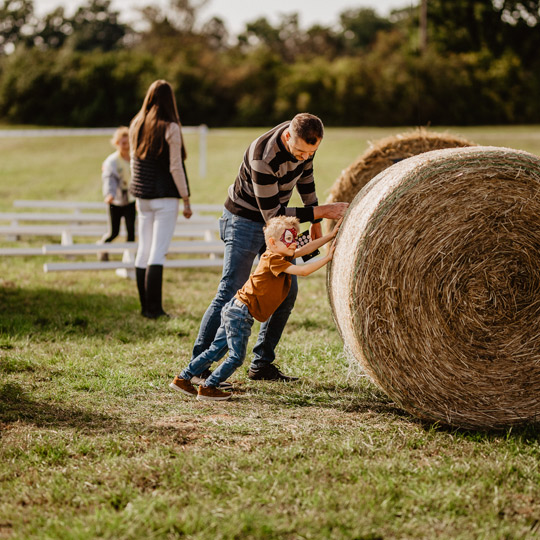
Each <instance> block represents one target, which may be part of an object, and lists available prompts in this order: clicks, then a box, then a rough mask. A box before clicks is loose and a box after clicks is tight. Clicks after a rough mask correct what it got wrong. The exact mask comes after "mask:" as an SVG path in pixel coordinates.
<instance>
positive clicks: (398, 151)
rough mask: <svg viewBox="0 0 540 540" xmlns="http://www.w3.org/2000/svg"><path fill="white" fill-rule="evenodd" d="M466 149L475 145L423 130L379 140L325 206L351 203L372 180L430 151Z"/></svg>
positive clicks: (338, 183)
mask: <svg viewBox="0 0 540 540" xmlns="http://www.w3.org/2000/svg"><path fill="white" fill-rule="evenodd" d="M463 146H474V143H472V142H470V141H467V140H466V139H463V138H461V137H456V136H455V135H449V134H448V133H436V132H429V131H427V130H426V129H424V128H418V129H417V130H415V131H411V132H408V133H400V134H398V135H392V136H391V137H385V138H383V139H379V140H378V141H375V142H374V143H372V144H370V147H369V148H368V149H367V150H366V151H365V152H364V153H363V154H362V155H361V156H360V157H359V158H358V159H357V160H356V161H355V162H354V163H353V164H352V165H350V166H349V167H347V169H345V170H344V171H343V172H342V173H341V175H340V177H339V178H338V179H337V180H336V181H335V182H334V185H333V186H332V188H331V190H330V195H329V196H328V199H327V201H326V202H329V203H330V202H339V201H342V202H351V201H352V200H353V199H354V197H355V196H356V194H357V193H358V192H359V191H360V190H361V189H362V188H363V187H364V186H365V185H366V184H367V183H368V182H369V181H370V180H371V179H372V178H375V176H377V175H378V174H379V173H380V172H382V171H384V169H387V168H388V167H390V166H392V165H394V163H397V162H398V161H401V160H402V159H406V158H409V157H412V156H416V155H418V154H422V153H423V152H429V151H431V150H441V149H443V148H457V147H463Z"/></svg>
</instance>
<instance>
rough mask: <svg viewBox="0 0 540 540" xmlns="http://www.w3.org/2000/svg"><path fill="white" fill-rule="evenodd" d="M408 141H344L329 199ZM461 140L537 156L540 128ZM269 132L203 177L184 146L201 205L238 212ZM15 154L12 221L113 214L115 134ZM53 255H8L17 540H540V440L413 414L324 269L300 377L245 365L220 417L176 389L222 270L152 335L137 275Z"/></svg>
mask: <svg viewBox="0 0 540 540" xmlns="http://www.w3.org/2000/svg"><path fill="white" fill-rule="evenodd" d="M440 130H441V129H439V130H438V131H440ZM400 131H404V130H403V129H400V128H394V129H328V130H327V135H326V138H325V140H324V142H323V145H322V146H321V149H320V151H319V153H318V156H317V158H316V172H317V179H318V186H319V189H318V190H319V195H320V199H321V200H324V199H325V198H326V195H327V193H328V190H329V189H330V187H331V185H332V183H333V181H334V180H335V178H336V177H337V176H338V175H339V172H340V170H341V169H343V168H345V167H347V166H348V165H349V164H350V163H351V162H352V161H353V160H354V159H355V158H356V157H357V156H358V155H359V154H360V153H362V152H363V150H364V149H365V148H366V147H367V144H368V141H369V140H372V141H373V140H376V139H378V138H380V137H382V136H385V135H389V134H393V133H399V132H400ZM448 131H450V132H452V133H455V134H460V135H463V136H465V137H468V138H470V139H471V140H474V141H475V142H478V143H481V144H495V145H499V146H509V147H513V148H522V149H525V150H528V151H531V152H533V153H536V154H538V155H540V129H539V128H536V127H513V128H467V129H465V128H448ZM260 132H261V130H249V129H245V130H244V129H242V130H211V131H210V134H209V141H208V156H209V161H208V176H207V177H206V178H204V179H201V178H199V177H198V174H197V163H198V161H197V160H198V156H197V152H198V149H197V144H196V138H195V137H194V136H192V135H189V136H188V137H187V139H188V144H189V148H188V150H189V151H190V158H189V161H188V171H189V173H190V178H191V183H192V191H193V200H194V202H200V203H202V202H209V203H221V202H223V199H224V194H225V191H226V188H227V186H228V184H229V183H231V182H232V180H233V179H234V176H235V173H236V170H237V168H238V165H239V163H240V159H241V157H242V154H243V151H244V149H245V147H246V146H247V144H249V142H250V141H251V139H252V138H253V137H254V136H256V135H257V134H259V133H260ZM0 146H1V148H2V160H0V205H1V208H2V209H3V210H7V209H9V208H11V205H12V201H13V200H14V199H16V198H45V199H73V200H77V199H79V200H100V198H101V196H100V164H101V161H102V160H103V158H104V157H105V156H106V155H107V154H108V153H109V152H110V147H109V145H108V141H107V138H106V137H105V138H103V137H84V138H78V137H76V138H75V137H74V138H61V139H37V138H36V139H22V138H21V139H13V140H10V139H0ZM50 240H51V241H52V240H55V239H50ZM43 242H44V239H26V240H25V241H24V242H23V244H35V245H40V244H41V243H43ZM2 245H8V242H7V241H6V242H2ZM45 260H46V259H45V258H43V257H25V258H2V259H0V270H1V273H0V375H1V378H0V539H1V538H17V539H30V538H40V539H41V538H44V539H49V538H51V539H53V538H54V539H66V540H68V539H69V540H71V539H94V538H107V539H132V538H137V539H139V538H140V539H146V538H159V539H161V538H163V539H173V538H190V539H220V538H222V539H233V538H234V539H259V538H261V539H291V540H292V539H371V540H374V539H397V538H399V539H409V538H411V539H431V538H449V539H532V538H539V537H540V473H539V467H538V465H539V460H540V434H539V433H538V431H537V430H536V429H535V427H533V426H531V427H524V428H522V429H517V430H516V429H515V430H508V431H505V432H468V431H463V430H456V429H449V428H445V427H443V426H439V425H429V424H424V423H422V422H420V421H418V420H417V419H415V418H414V417H411V416H410V415H408V414H407V413H405V412H403V411H402V410H400V409H399V408H398V407H396V405H395V404H394V403H392V402H391V401H389V400H388V399H387V398H386V397H385V396H384V394H382V393H381V392H380V391H379V390H378V389H377V388H376V387H374V386H373V385H372V384H371V383H370V382H369V381H368V380H366V379H365V378H364V377H362V375H361V373H360V372H359V370H358V368H357V367H356V365H355V363H354V361H351V360H350V359H349V358H347V356H346V355H345V354H344V353H343V346H342V343H341V340H340V338H339V335H338V333H337V331H336V328H335V325H334V323H333V319H332V314H331V311H330V308H329V306H328V301H327V293H326V284H325V275H324V274H325V272H324V270H322V271H319V272H318V273H316V274H314V275H313V276H310V277H308V278H303V279H302V278H301V279H302V281H301V284H300V293H299V297H298V301H297V306H296V308H295V310H294V312H293V314H292V316H291V319H290V321H289V324H288V326H287V331H286V333H285V334H284V336H283V338H282V340H281V342H280V345H279V347H278V351H277V355H278V360H277V362H278V363H279V364H280V365H281V366H282V368H283V369H284V371H286V372H287V373H292V374H297V375H299V376H300V377H301V381H300V382H299V383H297V384H292V385H287V384H283V383H269V382H252V381H249V380H248V379H247V376H246V371H247V366H248V364H249V357H248V359H247V361H246V364H245V365H244V366H243V367H242V368H241V369H240V370H239V371H237V373H236V374H235V375H234V377H233V378H234V380H235V381H236V385H237V391H236V393H235V397H234V399H233V400H232V401H231V402H229V403H216V404H208V403H199V402H197V401H196V400H192V399H188V398H187V397H186V398H184V397H183V396H180V395H178V394H177V393H173V392H171V391H169V389H168V383H169V382H170V380H171V379H172V377H173V376H174V374H175V373H176V372H177V371H178V370H179V369H180V368H181V367H183V366H184V365H185V363H186V361H187V359H188V357H189V353H190V350H191V347H192V344H193V341H194V339H195V336H196V333H197V330H198V326H199V321H200V319H201V317H202V314H203V313H204V310H205V309H206V307H207V305H208V303H209V302H210V300H211V298H212V297H213V294H214V292H215V289H216V286H217V283H218V281H219V271H218V270H212V269H203V270H172V269H169V270H166V271H165V283H164V296H165V307H166V309H167V310H168V311H169V312H170V313H171V314H172V315H174V318H172V319H170V320H166V321H165V320H159V321H149V320H146V319H143V318H141V317H140V315H139V314H138V301H137V296H136V290H135V285H134V283H133V282H132V281H130V280H125V279H121V278H119V277H117V276H116V275H115V274H114V273H113V272H110V273H109V272H96V273H92V272H77V273H57V274H44V273H43V271H42V264H43V262H45ZM257 327H258V325H257V326H256V327H255V328H254V332H253V336H252V339H251V342H252V343H253V342H254V340H255V334H256V330H257Z"/></svg>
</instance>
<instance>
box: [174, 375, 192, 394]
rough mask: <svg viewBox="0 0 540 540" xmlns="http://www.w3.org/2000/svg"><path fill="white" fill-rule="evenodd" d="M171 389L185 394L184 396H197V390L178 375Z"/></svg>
mask: <svg viewBox="0 0 540 540" xmlns="http://www.w3.org/2000/svg"><path fill="white" fill-rule="evenodd" d="M169 388H172V389H173V390H178V391H179V392H184V394H188V395H190V396H196V395H197V389H196V388H195V387H194V386H193V385H192V384H191V383H190V382H189V381H186V379H182V377H179V376H178V375H176V377H175V378H174V380H173V382H172V383H171V384H169Z"/></svg>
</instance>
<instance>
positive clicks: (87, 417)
mask: <svg viewBox="0 0 540 540" xmlns="http://www.w3.org/2000/svg"><path fill="white" fill-rule="evenodd" d="M14 422H23V423H27V424H34V425H35V426H38V427H43V426H54V427H60V426H63V427H72V428H77V429H80V428H83V427H88V426H91V427H92V429H95V430H103V431H109V430H113V429H117V428H118V419H117V418H114V417H112V416H109V415H104V414H99V413H95V412H93V411H86V410H83V409H79V408H77V407H70V406H64V405H58V404H51V403H40V402H38V401H34V400H32V399H31V398H30V397H29V396H28V395H27V394H26V392H25V391H24V390H23V388H22V387H21V386H20V385H19V384H17V383H5V384H4V385H2V386H0V423H3V424H11V423H14Z"/></svg>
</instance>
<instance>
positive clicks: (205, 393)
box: [197, 384, 232, 401]
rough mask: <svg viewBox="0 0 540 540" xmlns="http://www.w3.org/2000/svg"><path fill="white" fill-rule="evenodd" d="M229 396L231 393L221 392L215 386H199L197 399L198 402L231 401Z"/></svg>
mask: <svg viewBox="0 0 540 540" xmlns="http://www.w3.org/2000/svg"><path fill="white" fill-rule="evenodd" d="M231 396H232V394H231V392H223V390H220V389H219V388H216V387H215V386H204V385H203V384H201V385H199V391H198V394H197V399H198V400H199V401H225V400H226V399H231Z"/></svg>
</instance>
